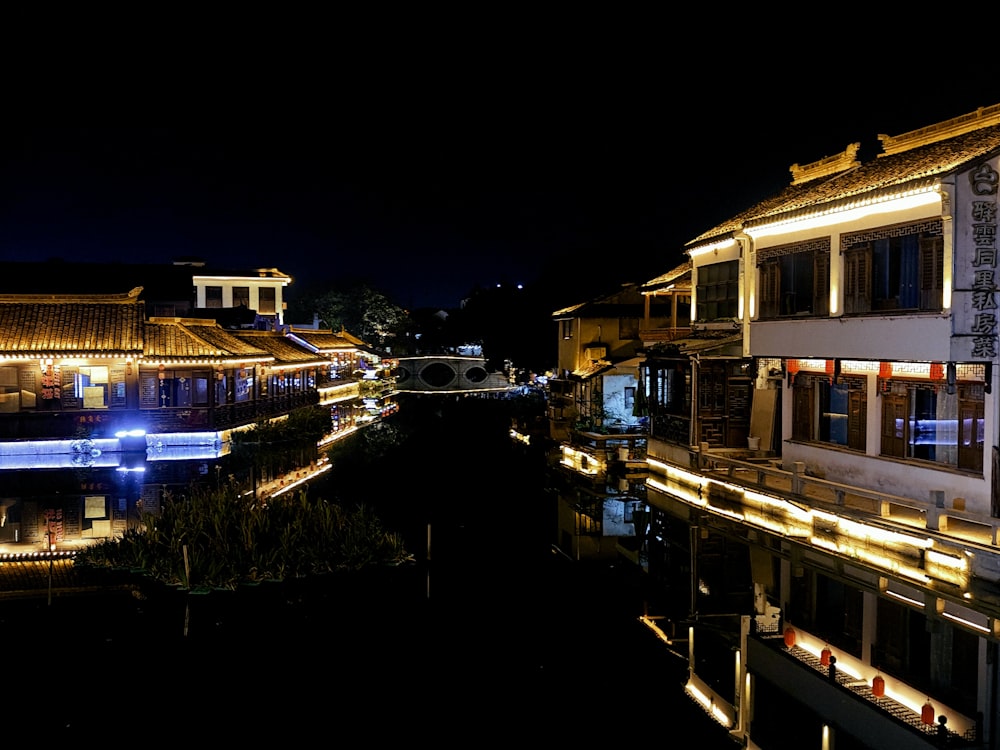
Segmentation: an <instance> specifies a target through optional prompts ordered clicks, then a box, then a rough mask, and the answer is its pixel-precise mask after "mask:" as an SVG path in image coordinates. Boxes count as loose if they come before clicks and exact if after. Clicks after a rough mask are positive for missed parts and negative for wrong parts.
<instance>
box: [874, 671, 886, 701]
mask: <svg viewBox="0 0 1000 750" xmlns="http://www.w3.org/2000/svg"><path fill="white" fill-rule="evenodd" d="M872 695H874V696H875V697H876V698H881V697H882V696H883V695H885V680H884V679H882V675H880V674H876V675H875V676H874V677H873V678H872Z"/></svg>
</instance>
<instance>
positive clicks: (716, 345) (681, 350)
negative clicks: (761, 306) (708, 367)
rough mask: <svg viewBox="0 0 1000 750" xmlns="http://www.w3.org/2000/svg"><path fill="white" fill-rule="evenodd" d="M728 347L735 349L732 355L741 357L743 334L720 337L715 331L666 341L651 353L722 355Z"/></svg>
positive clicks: (726, 334)
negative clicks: (709, 353)
mask: <svg viewBox="0 0 1000 750" xmlns="http://www.w3.org/2000/svg"><path fill="white" fill-rule="evenodd" d="M727 347H729V348H733V349H734V351H733V352H732V353H731V354H732V355H733V356H740V355H741V354H742V348H743V334H741V333H730V332H726V333H724V334H721V335H720V334H719V333H717V332H714V331H712V332H709V331H706V332H705V333H704V334H702V335H699V336H689V337H687V338H683V339H675V340H673V341H665V342H663V343H662V344H658V345H657V347H656V349H655V350H651V351H650V352H649V353H650V354H651V355H653V356H655V355H657V354H658V355H661V356H662V355H667V356H672V355H673V356H690V355H692V354H705V353H707V352H711V353H713V354H722V353H723V352H721V351H720V350H722V349H725V348H727Z"/></svg>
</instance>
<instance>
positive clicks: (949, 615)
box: [941, 612, 990, 635]
mask: <svg viewBox="0 0 1000 750" xmlns="http://www.w3.org/2000/svg"><path fill="white" fill-rule="evenodd" d="M941 616H942V617H944V618H946V619H948V620H951V621H952V622H957V623H958V624H959V625H964V626H965V627H967V628H972V629H973V630H976V631H978V632H980V633H985V634H986V635H989V634H990V629H989V628H987V627H984V626H982V625H979V624H977V623H975V622H972V621H971V620H966V619H965V618H964V617H959V616H958V615H953V614H952V613H951V612H942V613H941Z"/></svg>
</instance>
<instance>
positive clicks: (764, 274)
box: [758, 260, 781, 318]
mask: <svg viewBox="0 0 1000 750" xmlns="http://www.w3.org/2000/svg"><path fill="white" fill-rule="evenodd" d="M758 274H759V276H760V314H759V317H761V318H776V317H778V315H779V314H780V313H781V267H780V266H779V265H778V262H777V261H776V260H774V261H768V262H766V263H761V264H760V266H759V267H758Z"/></svg>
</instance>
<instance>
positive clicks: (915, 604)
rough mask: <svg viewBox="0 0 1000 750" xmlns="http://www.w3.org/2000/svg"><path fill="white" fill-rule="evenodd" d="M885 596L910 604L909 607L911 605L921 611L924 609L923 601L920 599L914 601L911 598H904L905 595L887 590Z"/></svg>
mask: <svg viewBox="0 0 1000 750" xmlns="http://www.w3.org/2000/svg"><path fill="white" fill-rule="evenodd" d="M885 595H886V596H889V597H892V598H893V599H898V600H899V601H901V602H905V603H906V604H909V605H911V606H913V607H919V608H920V609H923V608H924V603H923V602H922V601H920V600H919V599H912V598H911V597H909V596H904V595H903V594H898V593H896V592H895V591H892V590H890V589H886V590H885Z"/></svg>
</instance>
